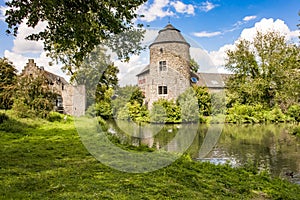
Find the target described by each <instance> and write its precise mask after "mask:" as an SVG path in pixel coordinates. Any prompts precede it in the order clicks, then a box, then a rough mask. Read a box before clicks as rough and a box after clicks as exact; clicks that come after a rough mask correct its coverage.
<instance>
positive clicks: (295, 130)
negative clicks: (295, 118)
mask: <svg viewBox="0 0 300 200" xmlns="http://www.w3.org/2000/svg"><path fill="white" fill-rule="evenodd" d="M291 134H293V135H296V136H298V137H300V125H298V126H296V127H293V128H292V130H291Z"/></svg>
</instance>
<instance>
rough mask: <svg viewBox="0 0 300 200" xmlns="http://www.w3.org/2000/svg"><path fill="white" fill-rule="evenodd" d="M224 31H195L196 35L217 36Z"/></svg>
mask: <svg viewBox="0 0 300 200" xmlns="http://www.w3.org/2000/svg"><path fill="white" fill-rule="evenodd" d="M221 34H222V33H221V32H219V31H217V32H206V31H202V32H197V33H193V35H194V36H196V37H215V36H218V35H221Z"/></svg>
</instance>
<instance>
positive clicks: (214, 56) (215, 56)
mask: <svg viewBox="0 0 300 200" xmlns="http://www.w3.org/2000/svg"><path fill="white" fill-rule="evenodd" d="M234 48H235V45H233V44H226V45H224V46H223V47H221V48H220V49H219V50H218V51H211V52H209V55H210V58H211V60H212V62H213V63H214V65H215V66H217V67H222V66H224V65H225V60H226V57H227V56H226V51H227V50H233V49H234Z"/></svg>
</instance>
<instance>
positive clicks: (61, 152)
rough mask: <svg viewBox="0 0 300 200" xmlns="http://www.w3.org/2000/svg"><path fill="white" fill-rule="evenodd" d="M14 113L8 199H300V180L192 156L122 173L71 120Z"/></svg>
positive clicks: (8, 142)
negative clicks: (94, 152)
mask: <svg viewBox="0 0 300 200" xmlns="http://www.w3.org/2000/svg"><path fill="white" fill-rule="evenodd" d="M9 117H10V119H9V120H5V121H4V122H3V123H2V124H1V125H0V146H1V148H0V157H1V162H0V174H1V176H0V177H1V178H0V188H1V189H0V196H1V197H2V198H3V199H300V186H299V185H295V184H291V183H289V182H288V181H285V180H281V179H278V178H271V177H270V176H269V175H268V174H266V173H261V174H257V171H256V170H254V169H253V168H252V167H248V168H231V167H230V166H227V165H213V164H210V163H201V162H194V161H192V160H191V159H190V158H189V156H182V157H181V158H180V159H179V160H177V161H176V162H174V163H173V164H171V165H169V166H168V167H165V168H163V169H160V170H157V171H154V172H150V173H141V174H130V173H124V172H119V171H116V170H114V169H112V168H109V167H107V166H105V165H103V164H102V163H101V162H99V161H97V160H96V159H95V158H94V157H93V156H91V155H90V153H89V152H88V151H87V150H86V149H85V147H84V146H83V145H82V142H81V140H80V137H79V136H78V133H77V131H76V129H75V127H74V123H73V121H72V120H71V119H69V118H68V119H66V120H63V119H62V120H61V121H60V122H57V121H55V120H53V121H55V122H49V121H46V120H41V119H36V120H32V119H16V118H13V117H11V116H9Z"/></svg>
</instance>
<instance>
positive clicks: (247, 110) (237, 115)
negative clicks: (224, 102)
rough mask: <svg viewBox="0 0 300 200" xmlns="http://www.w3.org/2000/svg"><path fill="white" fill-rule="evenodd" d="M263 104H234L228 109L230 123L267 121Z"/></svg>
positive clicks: (227, 119)
mask: <svg viewBox="0 0 300 200" xmlns="http://www.w3.org/2000/svg"><path fill="white" fill-rule="evenodd" d="M262 111H263V106H262V105H260V104H257V105H254V106H252V105H241V104H234V105H233V107H231V108H229V109H228V110H227V116H226V122H228V123H260V122H264V121H265V117H264V114H263V112H262Z"/></svg>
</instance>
